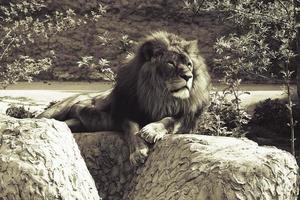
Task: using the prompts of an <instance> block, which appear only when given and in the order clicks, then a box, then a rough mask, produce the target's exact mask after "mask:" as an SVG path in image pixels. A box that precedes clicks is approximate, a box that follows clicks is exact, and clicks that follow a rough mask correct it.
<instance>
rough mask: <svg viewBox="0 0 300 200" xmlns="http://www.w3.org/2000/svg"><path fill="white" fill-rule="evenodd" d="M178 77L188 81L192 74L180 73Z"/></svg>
mask: <svg viewBox="0 0 300 200" xmlns="http://www.w3.org/2000/svg"><path fill="white" fill-rule="evenodd" d="M180 77H181V78H183V79H184V80H185V81H188V80H189V79H190V78H192V77H193V75H191V74H181V75H180Z"/></svg>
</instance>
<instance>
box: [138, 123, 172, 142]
mask: <svg viewBox="0 0 300 200" xmlns="http://www.w3.org/2000/svg"><path fill="white" fill-rule="evenodd" d="M167 133H168V130H167V129H166V128H165V126H164V125H163V124H161V123H151V124H148V125H146V126H144V127H143V128H142V129H141V130H140V132H139V135H140V136H141V137H142V138H144V140H146V141H147V142H149V143H155V142H156V141H158V140H160V139H162V138H163V137H164V135H166V134H167Z"/></svg>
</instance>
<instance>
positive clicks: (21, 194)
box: [0, 116, 100, 200]
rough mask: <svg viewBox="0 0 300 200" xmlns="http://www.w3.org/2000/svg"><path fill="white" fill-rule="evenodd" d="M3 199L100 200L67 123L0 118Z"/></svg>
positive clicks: (0, 182)
mask: <svg viewBox="0 0 300 200" xmlns="http://www.w3.org/2000/svg"><path fill="white" fill-rule="evenodd" d="M0 199H1V200H8V199H15V200H25V199H26V200H27V199H28V200H29V199H91V200H92V199H93V200H96V199H97V200H98V199H100V197H99V195H98V192H97V189H96V187H95V182H94V180H93V179H92V177H91V175H90V173H89V171H88V169H87V167H86V165H85V162H84V160H83V158H82V157H81V155H80V151H79V149H78V146H77V144H76V142H75V140H74V138H73V136H72V134H71V132H70V130H69V128H68V127H67V126H66V125H65V123H62V122H58V121H55V120H48V119H47V120H46V119H22V120H19V119H15V118H11V117H7V116H0Z"/></svg>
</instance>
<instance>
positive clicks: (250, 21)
mask: <svg viewBox="0 0 300 200" xmlns="http://www.w3.org/2000/svg"><path fill="white" fill-rule="evenodd" d="M185 2H186V4H185V5H186V7H187V8H188V9H189V10H191V11H192V12H194V14H198V13H199V11H200V10H201V8H202V7H203V9H206V10H218V11H220V12H226V13H227V14H228V16H229V17H228V18H227V19H229V20H231V21H232V22H233V23H234V24H235V26H236V28H235V30H236V32H234V33H231V34H229V35H228V36H223V37H221V38H219V39H218V40H217V42H216V44H215V49H216V53H217V58H216V59H215V65H216V66H215V68H214V70H215V71H219V72H221V73H223V75H224V80H225V83H226V84H227V85H228V86H229V92H230V93H231V94H232V95H233V96H234V97H235V102H234V103H235V104H236V106H237V110H239V98H238V97H237V95H236V94H238V93H239V84H240V77H245V76H247V75H251V76H253V75H254V76H259V77H263V78H269V77H270V78H274V77H275V78H281V79H283V82H284V85H285V88H286V94H287V97H288V102H287V104H286V107H287V109H288V111H289V123H288V124H289V126H290V133H291V138H292V139H291V151H292V153H293V154H295V148H294V135H295V130H294V127H295V123H296V122H295V121H294V118H293V109H292V107H293V102H292V100H291V87H290V81H291V79H292V74H293V71H292V69H291V62H292V60H293V59H295V58H296V54H295V53H294V52H295V51H296V49H295V47H294V46H295V45H294V43H295V41H296V35H297V25H296V20H295V17H296V16H295V15H296V13H297V12H296V5H295V4H294V1H293V0H287V1H281V0H272V1H269V0H256V1H251V0H246V1H242V0H234V1H233V0H216V1H213V2H211V1H205V0H187V1H185ZM274 69H276V71H277V72H281V74H282V76H281V75H280V73H276V74H275V75H274V74H273V72H274ZM299 87H300V86H299Z"/></svg>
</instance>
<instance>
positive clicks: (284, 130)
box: [249, 99, 300, 138]
mask: <svg viewBox="0 0 300 200" xmlns="http://www.w3.org/2000/svg"><path fill="white" fill-rule="evenodd" d="M286 103H287V102H286V101H282V100H279V99H275V100H271V99H267V100H265V101H263V102H262V103H260V104H258V105H257V106H256V108H255V110H254V114H253V117H252V119H251V120H250V123H249V124H250V125H251V126H258V127H262V128H265V129H266V130H270V131H272V132H274V133H276V134H277V135H278V136H281V137H285V138H288V137H290V136H289V132H290V127H289V122H290V119H289V112H288V108H287V106H286ZM293 110H294V113H293V115H294V119H295V120H296V121H299V120H300V107H299V105H294V106H293ZM299 131H300V125H299V123H298V124H296V126H295V132H296V133H297V132H299ZM266 137H268V136H266Z"/></svg>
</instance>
